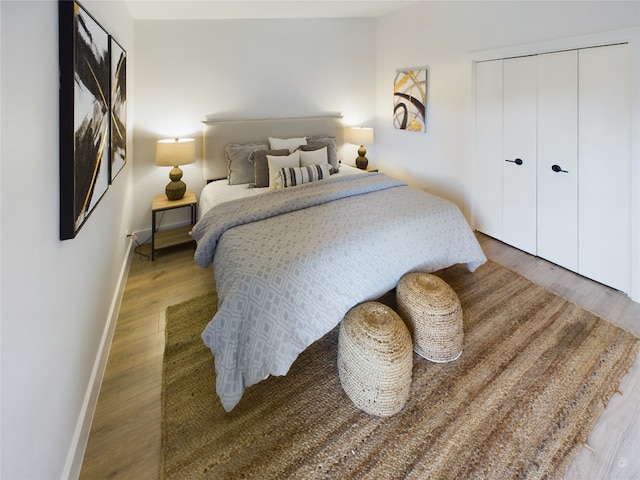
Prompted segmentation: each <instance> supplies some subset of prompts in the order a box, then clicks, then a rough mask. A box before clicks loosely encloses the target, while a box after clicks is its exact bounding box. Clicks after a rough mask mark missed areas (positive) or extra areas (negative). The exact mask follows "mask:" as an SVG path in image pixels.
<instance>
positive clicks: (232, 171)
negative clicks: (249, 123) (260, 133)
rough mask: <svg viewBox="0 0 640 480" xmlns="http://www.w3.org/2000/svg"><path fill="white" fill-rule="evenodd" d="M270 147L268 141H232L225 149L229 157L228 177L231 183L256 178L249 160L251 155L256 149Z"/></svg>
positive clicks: (244, 181) (225, 153) (240, 182)
mask: <svg viewBox="0 0 640 480" xmlns="http://www.w3.org/2000/svg"><path fill="white" fill-rule="evenodd" d="M267 148H269V144H268V143H267V142H257V143H242V144H241V143H230V144H229V145H227V146H226V148H225V149H224V155H225V156H226V157H227V173H228V175H227V178H228V181H229V185H240V184H242V183H251V182H253V179H254V173H253V165H252V164H251V163H250V162H249V155H251V152H253V151H255V150H264V149H267Z"/></svg>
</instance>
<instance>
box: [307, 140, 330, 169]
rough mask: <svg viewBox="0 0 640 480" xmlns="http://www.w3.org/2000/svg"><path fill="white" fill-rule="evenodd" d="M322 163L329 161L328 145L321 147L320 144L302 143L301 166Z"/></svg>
mask: <svg viewBox="0 0 640 480" xmlns="http://www.w3.org/2000/svg"><path fill="white" fill-rule="evenodd" d="M303 147H306V148H303ZM320 163H329V157H328V156H327V147H326V146H324V147H321V146H320V145H300V166H301V167H306V166H307V165H318V164H320Z"/></svg>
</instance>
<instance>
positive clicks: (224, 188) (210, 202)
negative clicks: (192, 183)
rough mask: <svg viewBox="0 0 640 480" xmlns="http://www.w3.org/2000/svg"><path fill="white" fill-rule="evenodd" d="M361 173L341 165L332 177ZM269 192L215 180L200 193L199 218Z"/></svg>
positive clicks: (246, 185)
mask: <svg viewBox="0 0 640 480" xmlns="http://www.w3.org/2000/svg"><path fill="white" fill-rule="evenodd" d="M359 173H365V170H360V169H358V168H356V167H352V166H350V165H345V164H341V165H340V171H339V172H338V173H336V174H333V175H331V178H334V177H343V176H346V175H357V174H359ZM268 190H269V189H268V188H267V187H264V188H249V184H248V183H243V184H241V185H229V182H228V180H227V179H226V178H225V179H222V180H215V181H213V182H210V183H208V184H207V185H206V186H205V187H204V188H203V189H202V192H201V193H200V201H199V208H198V210H199V215H198V218H202V216H203V215H204V214H205V213H206V212H207V211H209V209H210V208H211V207H213V206H215V205H218V204H220V203H223V202H229V201H231V200H237V199H239V198H245V197H251V196H253V195H258V194H260V193H264V192H266V191H268Z"/></svg>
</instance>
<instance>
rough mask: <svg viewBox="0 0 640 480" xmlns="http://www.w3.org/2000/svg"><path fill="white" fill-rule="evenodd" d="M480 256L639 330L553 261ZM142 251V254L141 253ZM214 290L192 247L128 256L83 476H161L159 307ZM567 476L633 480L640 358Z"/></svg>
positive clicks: (600, 289) (637, 321)
mask: <svg viewBox="0 0 640 480" xmlns="http://www.w3.org/2000/svg"><path fill="white" fill-rule="evenodd" d="M478 239H479V241H480V244H481V245H482V248H483V249H484V251H485V253H486V254H487V257H488V258H490V259H491V260H494V261H496V262H497V263H500V264H501V265H503V266H505V267H507V268H509V269H511V270H513V271H515V272H517V273H519V274H521V275H523V276H525V277H527V278H529V279H530V280H532V281H534V282H536V283H538V284H541V285H543V286H545V287H547V288H549V289H550V290H552V291H554V292H555V293H557V294H558V295H561V296H563V297H565V298H567V299H569V300H571V301H574V302H575V303H578V304H580V305H582V306H583V307H584V308H587V309H588V310H590V311H592V312H594V313H596V314H597V315H600V316H602V317H603V318H606V319H607V320H609V321H611V322H613V323H615V324H617V325H619V326H620V327H622V328H624V329H626V330H629V331H631V332H633V333H635V334H636V335H638V336H640V304H638V303H634V302H632V301H631V300H629V298H628V297H626V296H625V295H624V294H621V293H619V292H616V291H614V290H612V289H610V288H608V287H605V286H603V285H600V284H598V283H596V282H593V281H591V280H588V279H585V278H583V277H581V276H579V275H576V274H574V273H572V272H569V271H567V270H564V269H563V268H561V267H558V266H557V265H553V264H551V263H549V262H546V261H544V260H541V259H539V258H536V257H533V256H531V255H528V254H526V253H524V252H521V251H520V250H517V249H515V248H512V247H509V246H507V245H505V244H503V243H501V242H498V241H496V240H494V239H492V238H490V237H487V236H485V235H482V234H478ZM147 253H148V252H147ZM213 288H214V280H213V275H212V273H211V270H210V269H203V268H200V267H198V266H196V265H195V264H194V262H193V249H192V248H189V247H186V248H176V249H168V250H164V251H162V252H159V253H158V255H157V256H156V261H155V262H150V261H148V260H147V261H145V260H144V259H141V258H140V257H138V256H137V255H136V256H135V257H134V259H133V261H132V262H131V268H130V271H129V275H128V279H127V284H126V287H125V293H124V297H123V301H122V306H121V309H120V314H119V317H118V323H117V325H116V331H115V334H114V341H113V346H112V348H111V352H110V355H109V361H108V364H107V370H106V372H105V379H104V382H103V385H102V389H101V392H100V397H99V400H98V406H97V409H96V413H95V416H94V421H93V424H92V428H91V434H90V437H89V442H88V445H87V449H86V453H85V457H84V463H83V466H82V471H81V474H80V478H81V479H97V478H100V479H103V478H114V479H131V478H135V479H142V480H146V479H149V480H152V479H157V478H159V476H160V449H161V442H162V437H161V435H162V434H161V388H162V353H163V351H164V321H165V310H166V308H167V307H168V306H169V305H173V304H176V303H179V302H182V301H185V300H188V299H190V298H193V297H195V296H197V295H200V294H202V293H206V292H209V291H212V290H213ZM619 390H620V392H621V393H617V394H615V395H614V396H613V398H612V399H611V401H610V402H609V405H608V407H607V409H606V410H605V412H604V413H603V415H602V416H601V417H600V419H599V420H598V423H597V424H596V426H595V427H594V429H593V431H592V433H591V436H590V438H589V441H588V446H586V447H584V448H583V449H582V450H581V452H580V454H579V455H578V457H577V458H576V459H575V461H574V462H573V464H572V465H571V467H570V468H569V470H568V471H567V473H566V475H565V478H566V479H568V480H585V479H614V478H615V479H619V480H622V479H632V478H635V479H637V478H640V456H638V455H637V454H636V452H638V451H640V358H636V360H635V362H634V364H633V366H632V367H631V369H630V370H629V373H628V374H627V375H625V377H624V378H623V379H622V382H621V384H620V388H619Z"/></svg>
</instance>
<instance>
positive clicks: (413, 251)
mask: <svg viewBox="0 0 640 480" xmlns="http://www.w3.org/2000/svg"><path fill="white" fill-rule="evenodd" d="M193 237H194V238H195V240H196V241H197V245H198V247H197V249H196V253H195V260H196V263H198V264H199V265H200V266H202V267H208V266H209V265H211V264H213V271H214V275H215V280H216V286H217V290H218V296H219V303H218V310H217V313H216V314H215V316H214V317H213V319H212V320H211V322H209V324H208V325H207V327H206V328H205V330H204V332H203V333H202V339H203V341H204V343H205V344H206V345H207V346H208V347H209V348H210V349H211V351H212V353H213V355H214V357H215V365H216V389H217V392H218V395H219V397H220V400H221V401H222V405H223V406H224V408H225V409H226V410H227V411H230V410H231V409H233V407H234V406H235V405H236V404H237V403H238V402H239V401H240V399H241V397H242V395H243V392H244V390H245V388H247V387H249V386H251V385H253V384H255V383H257V382H259V381H261V380H263V379H264V378H266V377H267V376H269V375H285V374H286V373H287V372H288V370H289V367H290V366H291V364H292V363H293V362H294V360H295V359H296V357H297V356H298V355H299V354H300V353H301V352H302V351H303V350H304V349H305V348H307V347H308V346H309V345H311V344H312V343H313V342H315V341H316V340H318V339H319V338H321V337H322V336H323V335H325V334H326V333H327V332H329V331H330V330H331V329H333V328H334V327H335V326H336V325H337V324H338V323H339V322H340V320H342V318H343V317H344V315H345V314H346V313H347V311H349V309H351V308H352V307H353V306H354V305H356V304H358V303H360V302H363V301H368V300H373V299H376V298H378V297H380V296H381V295H383V294H384V293H386V292H388V291H389V290H391V289H393V288H394V287H395V286H396V285H397V283H398V280H399V279H400V277H402V275H404V274H405V273H407V272H410V271H424V272H433V271H436V270H439V269H441V268H445V267H448V266H451V265H454V264H457V263H464V264H466V265H467V268H468V269H469V270H471V271H473V270H475V269H476V268H477V267H478V266H479V265H481V264H482V263H484V262H485V261H486V258H485V255H484V253H483V252H482V249H481V248H480V245H479V244H478V242H477V240H476V238H475V236H474V235H473V232H472V231H471V229H470V228H469V225H468V224H467V222H466V220H465V218H464V217H463V215H462V213H461V212H460V210H459V209H458V207H457V206H456V205H454V204H453V203H451V202H449V201H446V200H443V199H441V198H439V197H436V196H433V195H430V194H428V193H425V192H423V191H420V190H417V189H414V188H410V187H408V186H406V185H405V184H404V183H402V182H400V181H397V180H394V179H391V178H389V177H387V176H385V175H382V174H375V173H374V174H363V175H353V176H347V177H342V178H332V179H328V180H323V181H320V182H314V183H309V184H304V185H301V186H298V187H293V188H287V189H282V190H277V191H271V192H267V193H265V194H263V195H258V196H254V197H249V198H245V199H241V200H234V201H231V202H226V203H223V204H220V205H218V206H216V207H213V208H212V209H211V210H209V211H208V212H207V213H206V214H205V215H204V216H203V218H202V219H201V220H200V221H199V222H198V223H197V224H196V226H195V227H194V229H193Z"/></svg>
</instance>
